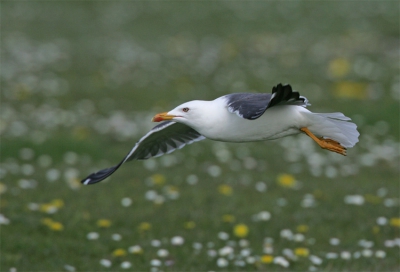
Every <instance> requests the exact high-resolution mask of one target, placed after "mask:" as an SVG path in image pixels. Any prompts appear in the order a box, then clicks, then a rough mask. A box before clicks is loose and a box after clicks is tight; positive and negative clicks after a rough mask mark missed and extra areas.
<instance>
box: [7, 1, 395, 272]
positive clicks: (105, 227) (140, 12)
mask: <svg viewBox="0 0 400 272" xmlns="http://www.w3.org/2000/svg"><path fill="white" fill-rule="evenodd" d="M398 20H399V9H398V4H395V2H390V1H368V2H351V1H347V2H342V1H339V2H338V1H335V2H325V3H318V2H314V1H307V2H300V1H290V2H289V1H287V2H271V1H265V2H259V1H254V2H253V1H251V2H247V1H246V2H244V1H243V2H242V1H232V2H230V1H229V2H228V1H226V2H208V1H205V2H198V3H194V2H190V3H189V2H182V1H176V2H173V1H172V2H152V3H148V2H136V1H135V2H122V1H117V2H109V1H88V2H86V1H78V2H76V1H72V2H69V1H68V2H67V1H45V2H42V1H40V2H3V3H2V10H1V25H2V27H1V102H0V106H1V107H0V136H1V145H0V150H1V158H0V179H1V182H0V194H1V201H0V207H1V213H0V225H1V252H0V258H1V263H0V265H1V267H0V268H1V270H2V271H36V270H38V271H62V270H64V271H111V270H112V271H119V270H128V271H149V270H150V271H154V272H155V271H161V270H162V271H177V270H181V271H189V270H192V271H194V270H197V271H207V270H217V271H218V270H235V271H237V270H246V271H253V270H261V271H263V270H274V271H281V270H285V271H296V270H297V271H307V270H308V271H317V270H318V271H338V270H347V271H367V270H368V271H395V270H398V269H399V268H400V263H399V258H398V256H399V255H398V254H399V247H400V235H399V228H400V215H399V99H400V78H399V24H398ZM278 83H289V84H291V85H292V87H293V88H294V89H295V90H297V91H299V92H300V93H301V94H302V95H304V96H306V97H307V98H308V99H309V100H310V102H311V104H312V106H310V110H311V111H313V112H335V111H340V112H343V113H344V114H345V115H347V116H349V117H351V118H352V119H353V121H354V122H355V123H356V124H357V125H358V127H359V131H360V133H361V136H360V142H359V143H358V144H357V145H356V146H355V147H354V148H352V149H350V150H348V156H347V157H342V156H340V155H337V154H334V153H331V152H328V151H326V150H321V149H319V147H317V146H316V144H315V143H314V142H312V140H311V139H309V138H308V137H306V136H304V135H298V136H294V137H287V138H284V139H280V140H277V141H270V142H259V143H246V144H228V143H218V142H212V141H209V140H205V141H202V142H199V143H196V144H194V145H190V146H187V147H185V148H184V149H182V150H179V151H177V152H175V153H172V154H170V155H167V156H163V157H160V158H157V159H152V160H148V161H137V162H131V163H129V164H125V165H123V167H122V168H121V169H120V170H119V171H118V172H116V173H115V174H114V175H113V176H112V177H111V178H109V179H108V180H107V181H105V182H103V183H100V184H97V185H94V186H88V187H83V186H81V185H80V182H79V181H80V180H81V179H82V178H84V177H86V176H87V175H88V174H90V173H91V172H93V171H97V170H100V169H102V168H105V167H110V166H112V165H114V164H116V163H117V162H119V161H120V160H121V159H122V158H123V157H124V156H125V155H126V153H127V152H128V151H129V150H130V149H131V148H132V147H133V145H134V144H135V142H136V141H137V140H138V139H140V137H141V136H143V135H144V134H145V133H147V131H148V130H149V129H150V128H151V127H152V126H154V124H153V123H151V122H150V120H151V117H152V116H153V115H154V114H155V113H158V112H160V111H168V110H170V109H172V108H174V107H175V106H177V105H179V104H181V103H183V102H186V101H189V100H193V99H200V100H211V99H214V98H216V97H219V96H222V95H224V94H227V93H232V92H271V89H272V87H273V86H275V85H277V84H278Z"/></svg>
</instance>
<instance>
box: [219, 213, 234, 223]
mask: <svg viewBox="0 0 400 272" xmlns="http://www.w3.org/2000/svg"><path fill="white" fill-rule="evenodd" d="M222 221H223V222H225V223H232V222H235V217H234V216H233V215H231V214H224V215H223V216H222Z"/></svg>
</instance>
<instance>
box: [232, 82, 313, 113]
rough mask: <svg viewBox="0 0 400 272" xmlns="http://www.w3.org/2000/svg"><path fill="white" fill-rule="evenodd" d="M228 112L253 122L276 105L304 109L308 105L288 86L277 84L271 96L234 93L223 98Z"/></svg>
mask: <svg viewBox="0 0 400 272" xmlns="http://www.w3.org/2000/svg"><path fill="white" fill-rule="evenodd" d="M225 99H226V101H227V105H228V110H229V112H232V113H236V114H237V115H238V116H240V117H242V118H245V119H249V120H254V119H257V118H259V117H260V116H261V115H263V114H264V112H265V111H266V110H267V109H268V108H271V107H273V106H277V105H297V106H302V107H306V106H307V105H309V103H308V100H307V98H305V97H304V96H300V94H299V93H298V92H294V91H293V90H292V87H291V86H290V85H289V84H288V85H282V84H278V85H277V86H276V87H273V88H272V93H271V94H259V93H236V94H229V95H226V96H225Z"/></svg>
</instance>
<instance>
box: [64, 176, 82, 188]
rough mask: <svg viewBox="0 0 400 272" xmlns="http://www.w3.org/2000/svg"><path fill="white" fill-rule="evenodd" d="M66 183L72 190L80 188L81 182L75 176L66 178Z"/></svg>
mask: <svg viewBox="0 0 400 272" xmlns="http://www.w3.org/2000/svg"><path fill="white" fill-rule="evenodd" d="M67 184H68V186H69V188H71V189H72V190H77V189H79V188H81V186H82V183H81V182H80V180H79V179H78V178H76V177H72V178H68V179H67Z"/></svg>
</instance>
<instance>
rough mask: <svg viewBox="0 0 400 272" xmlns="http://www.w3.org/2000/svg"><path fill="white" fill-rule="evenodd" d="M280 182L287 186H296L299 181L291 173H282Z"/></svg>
mask: <svg viewBox="0 0 400 272" xmlns="http://www.w3.org/2000/svg"><path fill="white" fill-rule="evenodd" d="M278 184H279V185H280V186H282V187H285V188H294V187H295V186H296V185H297V181H296V179H295V178H294V176H292V175H290V174H281V175H279V176H278Z"/></svg>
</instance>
